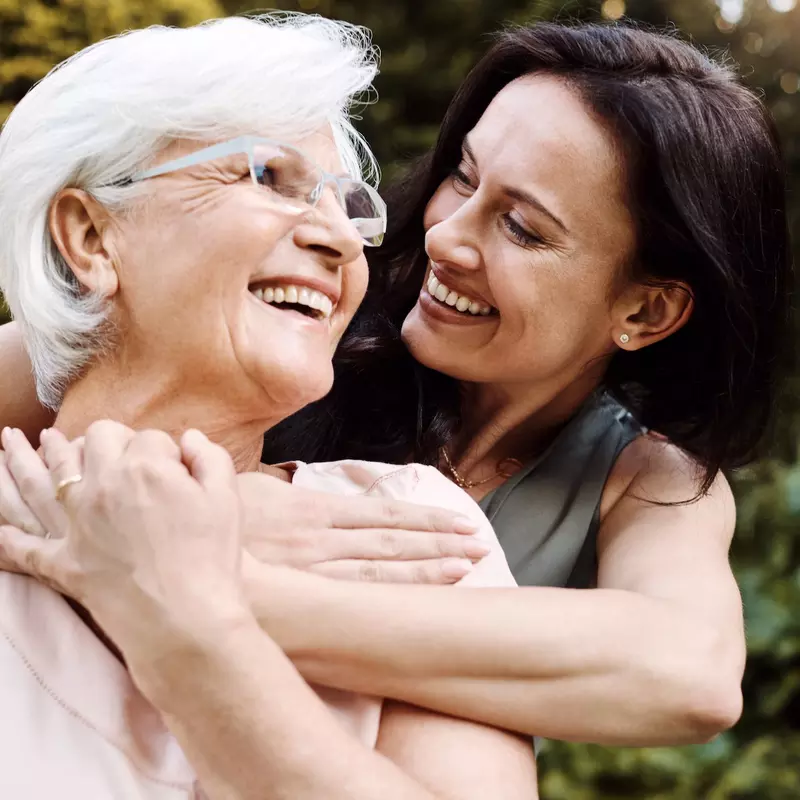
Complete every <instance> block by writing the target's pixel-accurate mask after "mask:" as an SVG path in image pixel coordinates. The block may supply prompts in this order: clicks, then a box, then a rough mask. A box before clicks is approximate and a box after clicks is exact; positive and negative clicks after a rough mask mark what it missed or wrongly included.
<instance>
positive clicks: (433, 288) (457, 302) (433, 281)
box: [428, 272, 492, 317]
mask: <svg viewBox="0 0 800 800" xmlns="http://www.w3.org/2000/svg"><path fill="white" fill-rule="evenodd" d="M428 294H430V295H431V297H435V298H436V299H437V300H438V301H439V302H441V303H444V304H445V305H448V306H452V307H453V308H455V309H456V311H460V312H461V313H462V314H472V315H473V316H477V315H478V314H480V315H482V316H484V317H486V316H488V315H489V314H491V313H492V307H491V306H487V305H486V304H485V303H481V302H480V301H479V300H473V299H472V298H471V297H467V296H466V295H464V294H458V293H457V292H454V291H453V290H452V289H450V288H449V287H447V286H445V285H444V284H443V283H442V282H441V281H440V280H439V279H438V278H437V277H436V276H435V275H434V274H433V273H432V272H431V273H430V275H428Z"/></svg>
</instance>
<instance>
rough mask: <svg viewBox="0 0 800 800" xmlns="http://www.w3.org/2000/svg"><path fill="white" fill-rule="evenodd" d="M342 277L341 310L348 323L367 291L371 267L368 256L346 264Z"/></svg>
mask: <svg viewBox="0 0 800 800" xmlns="http://www.w3.org/2000/svg"><path fill="white" fill-rule="evenodd" d="M342 277H343V280H342V298H341V300H340V302H339V310H340V311H341V313H342V316H343V317H344V318H345V321H346V323H349V322H350V320H351V319H352V318H353V316H354V315H355V313H356V311H358V307H359V306H360V305H361V303H362V301H363V300H364V295H365V294H366V293H367V285H368V282H369V268H368V266H367V259H366V257H363V256H362V257H361V258H359V259H358V261H354V262H352V263H351V264H348V265H346V266H345V268H344V274H343V276H342Z"/></svg>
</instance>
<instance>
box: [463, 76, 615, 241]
mask: <svg viewBox="0 0 800 800" xmlns="http://www.w3.org/2000/svg"><path fill="white" fill-rule="evenodd" d="M468 139H469V143H470V146H471V147H472V149H473V151H474V152H475V155H476V159H477V160H478V166H479V167H480V171H481V179H482V180H483V179H485V178H487V177H488V178H491V177H492V175H494V176H496V177H498V178H502V180H503V181H504V182H512V181H513V184H514V185H516V186H522V185H523V184H524V185H525V186H526V188H529V189H535V190H536V192H537V193H538V194H539V195H541V199H542V200H543V201H544V202H546V203H548V204H550V205H552V206H553V207H554V210H556V209H557V212H556V213H560V214H563V215H564V217H567V218H569V217H573V218H574V217H575V216H579V217H585V216H587V215H589V216H591V215H592V213H594V214H596V213H597V209H598V198H602V199H603V201H604V202H605V203H609V202H612V201H613V202H616V203H619V204H622V203H623V199H624V178H623V175H624V173H623V166H622V161H621V158H620V155H619V151H618V148H617V147H616V143H615V141H614V139H613V138H612V136H611V134H610V133H609V132H608V131H607V130H606V129H605V128H604V127H603V125H601V124H600V123H599V122H598V121H597V120H596V119H595V118H594V117H593V116H592V114H591V113H590V112H589V110H588V109H587V108H586V106H585V105H584V103H583V101H582V100H581V98H580V97H579V96H578V94H577V93H576V92H575V91H574V90H573V89H572V88H570V87H569V86H568V84H566V83H565V82H563V81H561V80H559V79H558V78H556V77H552V76H535V75H534V76H526V77H524V78H519V79H517V80H515V81H513V82H512V83H510V84H509V85H508V86H506V87H505V88H504V89H503V90H502V91H500V92H499V93H498V94H497V96H496V97H495V98H494V99H493V100H492V102H491V103H490V105H489V107H488V108H487V109H486V111H485V112H484V114H483V116H482V117H481V119H480V120H479V121H478V124H477V125H476V126H475V128H474V129H473V130H472V131H471V132H470V134H469V137H468ZM565 221H566V220H565ZM567 224H568V225H569V223H567Z"/></svg>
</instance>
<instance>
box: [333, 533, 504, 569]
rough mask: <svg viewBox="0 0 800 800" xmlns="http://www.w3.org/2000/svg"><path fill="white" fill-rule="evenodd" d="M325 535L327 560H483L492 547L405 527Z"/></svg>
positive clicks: (453, 535)
mask: <svg viewBox="0 0 800 800" xmlns="http://www.w3.org/2000/svg"><path fill="white" fill-rule="evenodd" d="M325 533H326V532H324V531H323V532H321V533H320V536H325V553H326V555H327V560H329V561H335V560H338V559H355V560H357V559H364V560H368V559H374V560H377V561H426V560H429V559H445V558H466V559H469V560H471V561H479V560H480V559H482V558H484V557H485V556H487V555H489V553H490V552H491V548H490V547H489V545H487V544H486V543H485V542H482V541H481V540H480V539H477V538H475V537H474V536H464V535H462V534H458V533H430V532H426V531H405V530H392V529H384V530H369V529H367V530H352V531H351V530H339V531H336V534H335V535H331V534H328V535H327V536H326V535H325Z"/></svg>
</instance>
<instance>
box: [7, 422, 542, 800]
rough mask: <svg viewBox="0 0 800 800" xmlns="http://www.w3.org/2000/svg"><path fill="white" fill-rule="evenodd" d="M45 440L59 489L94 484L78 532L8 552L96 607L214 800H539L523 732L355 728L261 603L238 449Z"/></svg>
mask: <svg viewBox="0 0 800 800" xmlns="http://www.w3.org/2000/svg"><path fill="white" fill-rule="evenodd" d="M6 439H7V440H8V443H9V444H10V446H11V447H12V448H13V447H14V445H15V441H16V443H17V444H20V440H21V439H22V437H21V436H19V434H13V435H12V436H11V437H10V438H9V437H8V436H6ZM42 443H43V450H44V454H45V458H46V459H47V461H48V464H49V466H50V468H51V471H52V475H51V482H56V483H57V482H58V481H59V480H62V479H63V478H65V477H68V476H72V475H76V474H81V473H82V479H81V480H80V481H79V482H77V483H76V484H74V485H71V486H70V488H69V489H68V491H67V492H66V493H65V494H64V497H63V501H64V505H65V508H66V512H67V514H68V516H69V526H68V535H67V537H66V538H63V539H60V540H59V539H48V540H45V539H42V538H39V537H34V536H29V535H26V534H24V533H22V532H20V531H17V530H15V529H12V528H8V527H7V528H0V555H2V556H3V558H4V559H6V560H7V561H8V562H9V564H10V566H11V567H12V568H15V567H16V568H19V567H20V566H23V565H24V566H25V567H26V568H27V569H29V570H31V571H33V572H34V574H36V575H37V576H38V577H39V579H40V580H43V581H45V582H46V583H48V585H50V586H51V587H53V588H55V589H57V590H58V591H61V592H62V593H66V594H69V595H71V596H73V597H75V598H76V599H78V601H79V602H80V603H81V604H82V605H84V606H85V607H86V608H88V609H89V611H90V612H91V613H92V615H93V617H94V619H95V620H96V622H97V623H98V625H99V626H100V627H101V628H102V630H103V631H104V632H105V633H106V634H107V635H108V636H109V637H110V639H111V640H112V641H113V642H114V644H115V645H116V646H117V647H119V649H120V650H121V652H122V653H123V654H124V656H125V663H126V666H127V667H128V669H129V671H130V673H131V676H132V678H133V679H134V681H135V682H136V684H137V685H138V686H139V688H140V689H141V691H142V692H143V694H144V695H145V696H146V697H147V698H148V699H149V700H150V701H151V702H152V703H153V704H154V705H155V706H156V708H158V709H159V710H160V711H161V712H162V714H163V716H164V719H165V721H166V722H167V724H168V725H169V726H170V728H171V729H172V731H173V733H174V734H175V735H176V737H177V739H178V741H179V742H180V744H181V745H182V747H183V748H184V750H185V751H186V753H187V755H188V756H189V758H190V760H191V761H192V763H193V765H194V767H195V769H196V770H197V773H198V776H199V778H200V782H201V784H202V785H203V788H204V791H205V792H206V794H207V795H208V796H209V798H211V800H250V798H252V800H256V798H258V800H266V799H267V798H275V800H284V799H286V800H288V799H289V798H291V800H323V799H324V800H374V798H376V797H380V798H386V800H401V798H402V800H437V798H438V799H440V800H483V798H485V797H487V796H491V797H499V798H503V800H523V799H524V800H528V798H535V796H536V774H535V763H534V757H533V752H532V748H531V746H530V743H529V742H524V741H522V740H520V739H518V738H516V737H514V736H512V735H511V734H508V733H505V732H502V731H499V730H493V729H490V728H488V727H485V726H481V725H478V724H475V723H471V722H464V721H462V720H457V719H447V718H444V717H442V716H441V715H438V714H433V713H429V712H422V711H418V710H415V709H410V708H407V707H403V706H401V705H399V704H390V706H389V707H388V708H387V710H386V716H385V719H384V720H383V722H382V725H381V731H380V737H379V742H378V750H379V751H382V752H376V751H374V750H372V749H371V748H370V747H369V746H367V745H366V744H364V743H362V742H361V741H359V740H358V739H356V738H355V737H354V736H352V735H350V734H349V733H348V732H347V731H346V730H345V729H344V728H343V727H342V726H341V725H340V723H339V722H338V721H337V720H336V719H335V718H334V716H333V715H332V714H331V712H330V710H329V709H328V708H327V707H326V706H325V705H324V704H323V702H322V701H321V700H320V698H319V697H318V696H317V695H316V694H315V693H314V692H313V690H312V689H311V688H310V687H309V686H308V684H307V683H306V682H305V681H304V680H303V678H302V677H301V676H300V675H299V673H298V672H297V670H296V669H295V667H294V666H293V665H292V663H291V662H290V660H289V659H288V658H287V657H286V655H285V654H284V653H283V652H282V651H281V649H280V648H279V647H278V646H277V645H276V644H275V643H274V642H273V641H272V640H271V639H270V638H269V637H268V636H267V635H266V634H265V633H264V632H263V631H262V630H261V629H260V628H259V626H258V624H257V622H256V620H255V617H254V616H253V614H252V612H251V610H250V608H249V607H248V605H247V602H246V599H245V596H244V594H243V592H242V589H241V575H242V571H243V569H244V568H245V567H247V566H248V565H249V564H250V559H249V557H247V556H244V557H243V555H242V547H241V538H240V533H241V500H240V497H239V494H238V491H237V483H236V479H235V475H234V471H233V463H232V462H231V459H230V456H229V455H228V454H227V453H226V452H225V451H224V450H222V448H219V447H217V446H215V445H212V444H210V443H209V442H208V440H207V439H205V437H203V436H202V434H199V433H198V432H196V431H194V432H191V433H190V434H188V435H187V436H185V437H184V440H183V442H182V444H183V451H182V452H181V451H180V450H179V449H178V448H177V447H176V445H175V443H174V442H173V441H172V440H171V439H170V438H169V437H168V436H167V435H166V434H163V433H158V432H155V431H144V432H142V433H139V434H136V433H134V432H133V431H130V430H128V429H126V428H124V427H123V426H120V425H117V424H115V423H110V422H105V423H97V424H95V425H93V426H91V427H90V428H89V431H88V432H87V435H86V441H85V450H84V451H83V457H82V456H81V450H82V445H80V444H73V445H70V444H68V443H67V442H66V440H65V439H64V438H63V437H62V436H60V434H58V433H57V432H56V431H50V432H47V434H46V435H45V434H44V433H43V435H42ZM26 446H27V445H26ZM181 458H183V462H184V463H185V465H186V466H185V467H184V465H183V463H182V462H181ZM187 565H192V567H191V568H190V569H186V566H187ZM465 757H466V758H468V759H469V762H470V763H469V768H464V767H463V766H462V763H461V762H462V760H463V759H464V758H465Z"/></svg>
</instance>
